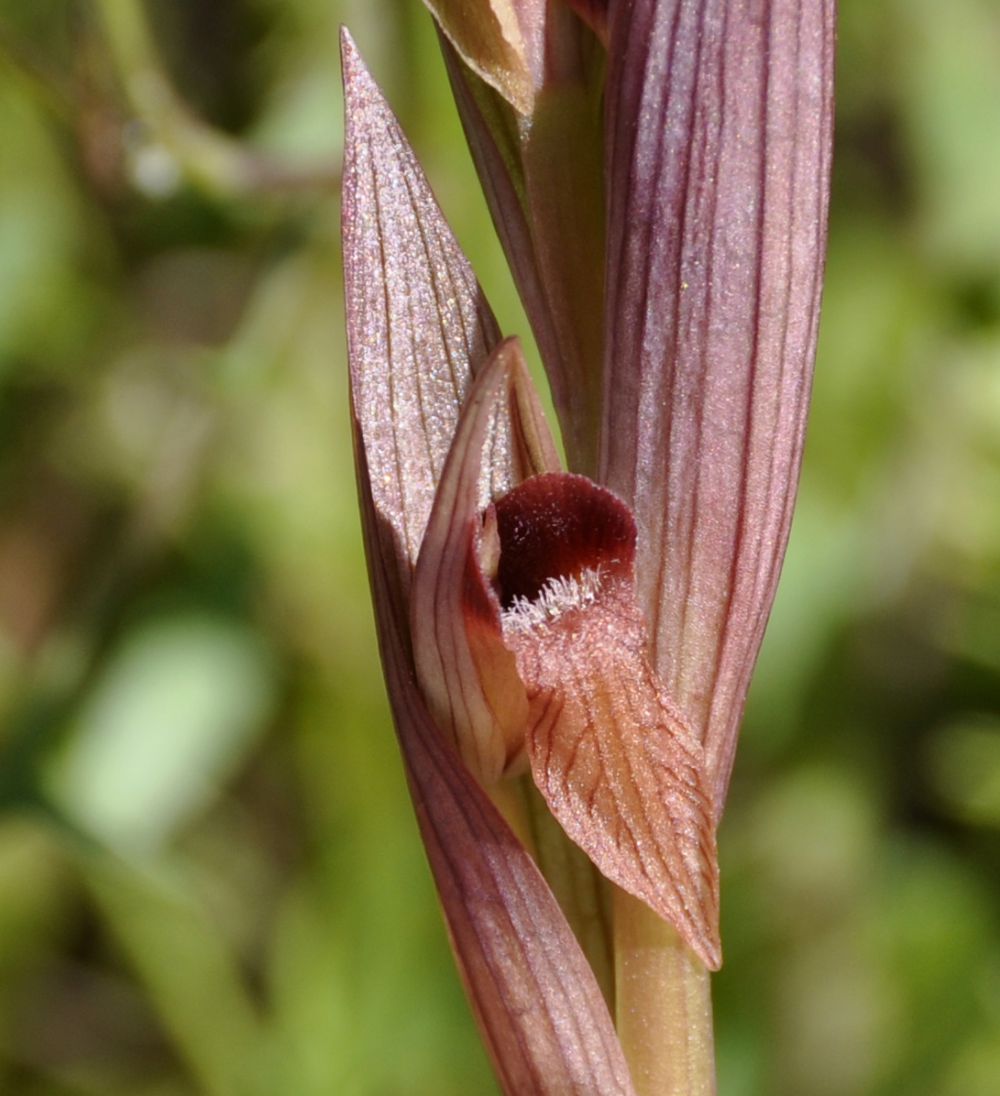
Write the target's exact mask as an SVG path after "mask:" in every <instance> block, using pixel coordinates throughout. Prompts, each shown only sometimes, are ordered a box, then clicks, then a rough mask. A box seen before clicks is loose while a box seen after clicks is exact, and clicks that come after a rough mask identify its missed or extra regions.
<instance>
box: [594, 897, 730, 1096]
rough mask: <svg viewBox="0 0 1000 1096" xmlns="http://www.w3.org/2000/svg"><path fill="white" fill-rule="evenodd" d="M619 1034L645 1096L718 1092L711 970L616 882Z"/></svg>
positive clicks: (710, 1095) (641, 1095) (697, 1095)
mask: <svg viewBox="0 0 1000 1096" xmlns="http://www.w3.org/2000/svg"><path fill="white" fill-rule="evenodd" d="M614 942H615V1001H616V1011H617V1024H618V1035H619V1037H620V1039H621V1042H622V1047H623V1048H624V1051H625V1057H626V1058H627V1059H628V1063H629V1066H630V1068H631V1070H632V1079H633V1081H634V1083H635V1090H636V1092H637V1093H638V1094H639V1096H715V1057H714V1041H713V1037H712V995H711V986H710V982H709V973H708V971H707V970H706V969H705V967H704V966H703V965H702V964H701V962H700V961H699V960H698V959H697V957H696V956H695V955H693V954H692V953H691V952H690V951H689V950H688V948H687V947H686V946H685V945H684V944H683V943H682V941H681V940H680V938H679V937H678V935H677V933H676V932H675V931H674V930H673V929H672V928H671V927H670V925H668V924H667V923H666V922H665V921H662V920H661V919H660V918H659V917H657V915H656V914H655V913H653V912H652V911H651V910H650V909H649V908H648V907H647V906H646V905H644V904H643V903H642V902H639V901H638V900H637V899H635V898H633V897H632V896H631V895H629V894H626V893H625V892H624V891H621V890H618V889H617V888H615V893H614Z"/></svg>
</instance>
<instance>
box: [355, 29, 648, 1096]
mask: <svg viewBox="0 0 1000 1096" xmlns="http://www.w3.org/2000/svg"><path fill="white" fill-rule="evenodd" d="M343 55H344V74H345V92H346V100H347V110H348V126H347V147H346V155H345V172H344V191H345V192H344V210H343V221H344V225H343V229H344V259H345V262H344V265H345V282H346V287H345V288H346V294H347V309H348V343H349V357H350V366H351V397H352V412H353V416H354V421H353V425H354V431H355V445H356V448H355V452H356V456H357V470H358V486H359V495H360V501H361V512H362V527H363V530H364V535H365V547H366V553H367V557H368V566H369V573H370V576H371V581H372V591H373V599H374V603H375V615H376V624H377V630H378V636H379V646H380V650H381V653H382V660H383V666H384V669H385V674H386V682H387V687H388V691H389V696H390V701H391V704H392V709H393V716H394V719H395V723H396V730H397V734H398V737H399V741H400V746H401V749H402V752H403V757H404V762H405V766H406V772H407V777H408V780H409V783H410V788H411V792H412V795H413V800H414V805H415V808H416V812H417V819H418V822H419V825H420V829H421V834H422V836H423V839H424V844H425V847H426V849H427V855H428V859H429V861H430V864H431V868H432V871H433V873H434V878H435V883H436V885H437V888H438V892H439V894H440V896H441V901H442V905H443V908H444V912H445V917H446V919H447V922H448V927H449V931H450V934H451V939H452V943H453V946H454V950H455V954H456V957H457V960H458V963H459V967H460V970H461V972H462V975H463V978H464V980H465V983H466V986H467V989H468V993H469V997H470V999H471V1001H472V1004H473V1008H474V1010H475V1013H476V1016H477V1019H478V1022H479V1024H480V1027H481V1030H482V1032H483V1036H484V1039H485V1041H486V1044H487V1047H488V1049H489V1051H490V1054H491V1056H492V1058H493V1062H494V1065H495V1067H496V1070H497V1074H498V1076H499V1078H500V1082H501V1085H502V1087H503V1090H504V1092H505V1093H508V1094H510V1096H514V1094H520V1093H526V1094H529V1096H530V1094H538V1096H543V1094H549V1093H553V1092H566V1093H579V1094H581V1096H583V1094H590V1093H597V1092H600V1093H604V1092H607V1093H612V1094H622V1096H629V1094H632V1093H633V1091H634V1090H633V1089H632V1086H631V1082H630V1080H629V1078H628V1071H627V1067H626V1066H625V1063H624V1058H623V1056H622V1052H621V1047H620V1046H619V1044H618V1042H617V1039H616V1037H615V1034H614V1029H613V1026H612V1024H611V1019H610V1016H609V1015H608V1011H607V1007H606V1005H605V1003H604V1000H603V998H602V996H601V992H600V990H599V988H598V986H597V983H596V982H595V980H594V978H593V975H592V973H591V971H590V969H589V967H588V966H587V964H586V960H585V959H584V957H583V954H582V953H581V951H580V948H579V945H578V944H577V942H576V940H575V938H574V937H573V934H572V932H571V930H570V928H569V926H568V925H567V924H566V921H565V919H564V918H563V917H562V914H561V912H560V910H559V908H558V905H557V904H556V901H555V899H554V898H553V897H552V893H551V891H550V890H549V888H548V886H547V885H546V883H545V881H544V880H543V879H542V877H541V875H540V874H539V872H538V870H537V868H536V867H535V865H534V864H533V862H532V861H531V859H530V857H529V856H528V854H527V852H526V851H525V850H524V848H523V847H522V846H521V845H520V844H519V843H518V841H517V840H516V838H515V837H514V836H513V834H512V833H511V831H510V829H509V827H508V826H507V824H506V823H505V822H504V821H503V819H502V818H501V817H500V815H499V813H498V812H497V810H496V808H495V807H494V806H493V805H492V804H491V803H490V801H489V799H488V798H487V797H486V795H485V793H484V792H483V791H482V789H481V788H480V787H479V786H478V784H477V783H476V781H475V779H474V778H473V776H472V775H471V773H469V771H468V770H467V769H466V768H465V766H464V765H463V764H462V762H461V759H460V758H459V756H458V753H457V752H456V750H455V749H454V747H453V745H452V744H451V743H450V742H449V741H448V740H447V738H446V736H445V735H444V733H443V732H442V731H441V730H440V728H438V727H437V726H436V724H435V723H434V721H433V719H432V718H431V716H430V714H429V712H428V711H427V708H426V705H425V703H424V700H423V697H422V696H421V694H420V691H419V689H418V687H417V684H416V680H415V674H414V669H413V663H412V654H411V644H410V638H409V634H408V627H407V621H408V603H407V598H408V591H409V589H410V586H411V583H412V572H413V567H414V564H415V561H416V556H417V548H418V546H419V543H420V541H421V539H422V537H423V533H424V529H425V527H426V524H427V519H428V516H429V514H430V510H431V504H432V498H433V492H434V488H435V485H436V483H437V480H438V478H439V476H440V473H441V470H442V469H443V465H444V461H445V457H446V455H447V452H448V447H449V445H450V441H451V436H452V433H453V432H454V429H455V426H456V423H457V421H458V416H459V408H460V406H461V402H462V400H463V398H464V397H465V394H466V391H467V389H468V386H469V383H470V380H471V376H472V373H473V372H474V371H475V370H477V369H478V368H480V367H481V366H482V364H483V362H484V360H485V359H486V357H487V354H488V350H489V347H491V346H492V345H493V344H494V343H495V342H496V341H497V332H496V326H495V324H494V323H493V320H492V316H491V315H490V313H489V310H488V308H487V306H486V305H485V302H484V301H483V299H482V294H481V292H480V290H479V287H478V285H477V284H476V281H475V278H474V277H473V276H472V273H471V271H470V270H469V267H468V264H467V262H466V261H465V259H464V257H463V256H462V255H461V252H460V251H459V249H458V247H457V245H456V243H455V241H454V239H453V237H452V235H451V233H450V232H449V230H448V228H447V226H446V225H445V223H444V221H443V219H442V218H441V215H440V213H439V211H438V209H437V207H436V205H435V204H434V202H433V199H432V198H431V196H430V191H429V189H428V187H427V184H426V181H425V180H424V177H423V175H422V173H421V172H420V169H419V167H418V166H417V164H416V161H415V160H414V158H413V154H412V152H411V150H410V149H409V146H408V145H407V144H406V142H405V139H404V138H403V136H402V134H401V133H400V131H399V127H398V125H397V124H396V122H395V120H394V119H393V117H392V115H391V113H390V111H389V110H388V107H387V106H386V105H385V103H384V101H383V100H382V98H381V95H380V93H379V92H378V89H377V88H376V87H375V85H374V82H373V81H372V80H371V77H370V76H369V74H368V73H367V71H366V70H365V69H364V66H363V65H362V63H361V60H360V58H359V57H358V54H357V51H356V50H355V48H354V46H353V43H352V42H351V41H350V39H349V37H347V35H346V33H345V36H344V41H343ZM508 436H509V435H508ZM504 444H506V443H504ZM491 457H492V458H493V459H495V460H496V461H497V462H498V467H500V466H503V464H504V462H505V461H509V462H510V467H511V468H513V467H515V464H514V461H515V457H514V455H513V454H512V453H510V452H507V451H505V450H504V446H503V445H501V446H500V447H499V448H498V447H496V446H494V447H493V448H492V449H491Z"/></svg>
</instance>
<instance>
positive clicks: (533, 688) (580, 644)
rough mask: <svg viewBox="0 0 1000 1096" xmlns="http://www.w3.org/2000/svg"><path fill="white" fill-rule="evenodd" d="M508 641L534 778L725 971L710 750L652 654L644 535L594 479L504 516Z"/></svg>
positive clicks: (613, 874)
mask: <svg viewBox="0 0 1000 1096" xmlns="http://www.w3.org/2000/svg"><path fill="white" fill-rule="evenodd" d="M496 515H497V529H498V536H499V541H500V559H499V568H498V577H497V585H498V589H499V591H500V596H501V598H502V603H503V606H504V612H503V615H502V624H503V636H504V640H505V642H506V643H507V644H508V645H509V646H510V648H511V649H512V650H513V651H514V653H515V655H516V659H517V668H518V671H519V672H520V675H521V677H522V678H523V680H524V683H525V685H526V686H527V690H528V695H529V697H530V699H531V719H530V723H529V731H528V755H529V758H530V761H531V769H532V775H533V777H534V780H535V783H536V785H537V786H538V789H539V791H540V792H541V793H542V795H543V796H544V797H545V800H546V802H547V803H548V805H549V809H550V810H551V811H552V813H553V814H554V815H555V817H556V818H557V819H558V820H559V822H560V824H561V825H562V827H563V829H564V830H565V831H566V833H567V834H568V835H569V837H570V838H572V840H573V841H575V842H576V843H577V844H578V845H579V846H580V847H581V848H582V849H583V850H584V851H585V852H586V853H587V855H588V856H589V857H590V858H591V859H592V860H593V861H594V863H595V864H597V866H598V867H599V868H600V869H601V871H602V872H603V873H604V875H606V876H607V877H608V878H609V879H611V880H613V881H614V882H616V883H617V884H618V885H619V886H621V887H623V888H624V889H625V890H627V891H629V892H630V893H631V894H633V895H635V896H636V897H637V898H641V899H642V900H643V901H644V902H646V903H647V905H649V906H650V907H652V908H653V909H654V910H655V911H656V912H657V913H659V914H660V916H661V917H663V918H664V919H665V920H667V921H669V922H670V923H671V924H673V925H674V927H675V928H676V929H677V931H678V932H679V933H680V934H681V936H682V937H683V939H684V940H685V941H686V942H687V944H688V945H689V947H691V949H692V950H693V951H694V952H696V953H697V954H698V955H699V957H700V958H701V959H702V961H703V962H704V963H705V964H706V966H708V967H709V968H710V969H717V968H718V967H719V965H720V962H721V956H720V947H719V936H718V901H719V889H718V868H717V862H716V852H715V826H714V820H713V812H712V805H711V797H710V794H709V792H708V790H707V786H706V783H705V778H704V772H703V767H704V758H703V753H702V748H701V743H700V742H699V741H698V738H697V736H696V735H695V733H694V731H693V730H692V728H691V726H690V725H689V724H688V722H687V721H686V720H685V719H684V717H683V715H682V714H681V713H680V711H679V710H678V709H677V708H676V706H675V705H674V704H673V703H672V702H671V701H670V699H669V698H668V697H667V695H666V692H665V690H664V689H663V686H662V684H661V682H660V681H659V679H658V677H657V675H656V673H655V672H654V670H653V668H652V666H651V665H650V663H649V660H648V657H647V654H646V634H645V628H644V625H643V620H642V616H641V614H640V612H639V609H638V605H637V603H636V600H635V582H634V569H633V567H634V553H635V524H634V522H633V520H632V517H631V515H630V514H629V512H628V510H627V508H626V507H625V506H624V505H622V503H621V502H620V501H619V500H618V499H617V498H615V497H614V496H613V495H612V494H611V493H610V492H609V491H606V490H604V489H603V488H600V487H598V486H596V485H595V484H593V483H592V482H591V481H589V480H587V479H585V478H584V477H582V476H570V475H548V476H539V477H535V478H534V479H530V480H528V481H526V482H525V483H523V484H522V485H520V486H519V487H517V488H515V489H514V490H513V491H511V492H510V493H508V494H507V495H505V496H503V497H502V498H501V499H499V500H498V501H497V503H496Z"/></svg>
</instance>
